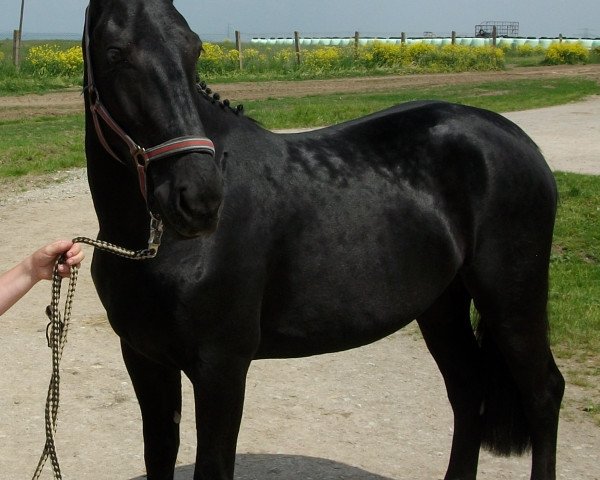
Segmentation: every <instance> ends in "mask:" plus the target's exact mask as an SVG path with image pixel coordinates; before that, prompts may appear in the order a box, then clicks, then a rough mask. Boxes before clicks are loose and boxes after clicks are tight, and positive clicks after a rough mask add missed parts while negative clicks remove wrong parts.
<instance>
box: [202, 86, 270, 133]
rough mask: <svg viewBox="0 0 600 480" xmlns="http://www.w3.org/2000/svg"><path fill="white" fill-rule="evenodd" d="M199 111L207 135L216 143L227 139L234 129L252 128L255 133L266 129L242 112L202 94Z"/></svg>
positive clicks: (237, 130) (238, 130)
mask: <svg viewBox="0 0 600 480" xmlns="http://www.w3.org/2000/svg"><path fill="white" fill-rule="evenodd" d="M198 113H199V114H200V121H201V122H202V125H203V126H204V130H205V132H206V135H207V136H208V137H209V138H210V139H212V140H213V141H214V142H215V143H218V142H219V141H220V140H223V139H225V138H226V137H227V136H228V135H229V134H230V133H231V132H232V131H234V130H235V131H236V132H240V131H243V130H250V131H252V132H253V133H254V134H260V132H261V131H264V130H263V129H262V128H261V127H260V126H258V125H257V124H256V123H254V122H253V121H252V120H250V119H248V118H246V117H244V115H243V114H242V113H238V112H236V111H235V109H232V108H230V107H227V106H225V105H223V103H221V102H219V101H217V100H214V99H212V98H207V97H205V96H203V95H202V94H201V96H200V99H199V100H198Z"/></svg>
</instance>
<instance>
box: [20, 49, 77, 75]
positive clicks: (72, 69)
mask: <svg viewBox="0 0 600 480" xmlns="http://www.w3.org/2000/svg"><path fill="white" fill-rule="evenodd" d="M24 67H25V68H26V69H29V70H30V71H32V73H34V74H35V75H39V76H42V77H47V76H65V77H73V76H79V75H81V74H82V73H83V55H82V53H81V47H79V46H75V47H71V48H69V49H67V50H60V49H59V48H58V47H57V46H56V45H47V44H45V45H39V46H37V47H31V48H30V49H29V51H28V52H27V56H26V57H25V64H24Z"/></svg>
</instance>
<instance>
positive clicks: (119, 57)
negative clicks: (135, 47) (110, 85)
mask: <svg viewBox="0 0 600 480" xmlns="http://www.w3.org/2000/svg"><path fill="white" fill-rule="evenodd" d="M106 58H107V59H108V61H109V63H112V64H115V63H119V62H121V61H123V54H122V53H121V50H119V49H118V48H109V49H108V51H107V52H106Z"/></svg>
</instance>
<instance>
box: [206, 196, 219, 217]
mask: <svg viewBox="0 0 600 480" xmlns="http://www.w3.org/2000/svg"><path fill="white" fill-rule="evenodd" d="M204 205H205V208H206V213H207V214H209V215H214V214H216V213H217V212H218V211H219V207H220V206H221V199H220V198H209V199H207V200H205V201H204Z"/></svg>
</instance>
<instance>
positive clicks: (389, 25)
mask: <svg viewBox="0 0 600 480" xmlns="http://www.w3.org/2000/svg"><path fill="white" fill-rule="evenodd" d="M86 5H87V2H86V1H84V0H25V13H24V22H23V32H24V36H25V38H26V37H27V35H28V34H33V35H39V34H71V35H72V36H73V37H74V38H76V37H77V36H79V35H80V34H81V31H82V25H83V12H84V10H85V7H86ZM175 6H176V7H177V8H178V9H179V11H180V12H181V13H182V14H183V16H184V17H185V18H186V19H187V21H188V22H189V24H190V26H191V27H192V29H193V30H194V31H195V32H196V33H198V34H199V35H200V37H201V38H203V39H205V40H212V41H216V40H224V39H225V38H232V37H233V36H234V33H233V32H234V31H235V30H239V31H241V32H242V39H243V40H249V39H250V38H251V37H253V36H256V37H260V36H263V37H264V36H266V37H270V36H288V37H289V36H292V35H293V32H294V31H295V30H297V31H299V32H300V33H301V35H302V36H306V37H308V36H345V35H350V34H353V32H354V31H359V32H360V33H361V35H363V36H399V35H400V32H406V33H407V34H408V35H409V36H419V35H423V33H424V32H433V33H435V34H438V35H449V34H450V32H451V31H452V30H455V31H456V32H458V33H459V34H469V35H472V34H473V33H474V27H475V25H477V24H479V23H481V22H482V21H486V20H496V21H517V22H519V26H520V29H519V33H520V35H521V36H535V37H540V36H557V35H558V34H560V33H562V34H563V35H565V36H594V37H596V36H597V37H600V0H495V1H493V2H492V1H489V0H452V1H447V0H361V1H358V0H345V1H344V0H329V1H328V0H301V1H299V0H295V1H290V0H262V1H252V2H250V1H248V0H245V1H243V0H228V1H223V0H175ZM20 8H21V0H0V34H2V35H3V36H4V37H6V36H7V35H6V34H7V33H10V35H11V36H12V31H13V30H14V29H17V28H18V25H19V12H20Z"/></svg>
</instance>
